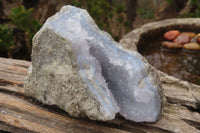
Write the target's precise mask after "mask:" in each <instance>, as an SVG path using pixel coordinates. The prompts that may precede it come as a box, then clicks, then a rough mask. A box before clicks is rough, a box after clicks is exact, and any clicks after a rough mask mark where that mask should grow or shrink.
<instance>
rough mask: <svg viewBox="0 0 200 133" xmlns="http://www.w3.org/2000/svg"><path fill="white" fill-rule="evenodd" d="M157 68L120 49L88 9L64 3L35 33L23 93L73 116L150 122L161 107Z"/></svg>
mask: <svg viewBox="0 0 200 133" xmlns="http://www.w3.org/2000/svg"><path fill="white" fill-rule="evenodd" d="M159 83H160V82H159V79H158V78H157V73H156V72H155V71H153V70H152V69H151V67H150V66H149V64H148V63H147V62H146V60H145V59H144V58H143V57H142V56H141V55H140V54H139V53H137V52H135V51H134V52H129V51H126V50H124V49H122V48H121V47H120V46H119V45H118V44H117V42H115V41H114V40H113V39H112V38H111V36H110V35H109V34H108V33H106V32H104V31H101V30H100V29H99V28H98V27H97V25H96V24H95V22H94V21H93V20H92V18H91V17H90V15H89V14H88V13H87V11H86V10H83V9H79V8H76V7H73V6H64V7H63V8H62V9H61V11H60V12H58V13H56V14H55V15H54V16H52V17H50V18H49V19H48V20H47V21H46V22H45V24H44V25H43V27H42V28H41V29H40V31H39V32H38V33H37V34H36V35H35V36H34V39H33V50H32V66H30V69H29V72H28V76H27V78H26V79H25V84H24V87H25V92H26V93H27V94H29V95H30V96H33V97H35V98H36V99H38V100H39V101H41V102H43V103H45V104H49V105H57V106H58V107H60V108H61V109H63V110H65V111H67V112H68V113H69V114H70V115H72V116H75V117H79V116H88V117H89V118H90V119H95V120H103V121H105V120H111V119H114V118H115V114H116V113H118V112H119V113H120V114H121V115H122V116H124V117H125V118H126V119H130V120H133V121H136V122H142V121H146V122H152V121H156V120H157V119H158V116H159V114H160V112H161V94H160V89H161V88H160V85H159Z"/></svg>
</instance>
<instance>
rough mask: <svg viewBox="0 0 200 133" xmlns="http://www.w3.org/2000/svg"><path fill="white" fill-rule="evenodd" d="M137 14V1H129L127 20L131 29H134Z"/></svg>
mask: <svg viewBox="0 0 200 133" xmlns="http://www.w3.org/2000/svg"><path fill="white" fill-rule="evenodd" d="M136 13H137V0H127V20H128V22H129V24H130V28H131V29H132V28H133V21H134V19H135V17H136Z"/></svg>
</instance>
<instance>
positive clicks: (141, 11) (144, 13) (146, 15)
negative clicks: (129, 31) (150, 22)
mask: <svg viewBox="0 0 200 133" xmlns="http://www.w3.org/2000/svg"><path fill="white" fill-rule="evenodd" d="M137 13H138V14H139V15H140V16H141V17H143V18H146V19H150V18H153V17H154V13H153V11H150V10H146V9H143V8H138V9H137Z"/></svg>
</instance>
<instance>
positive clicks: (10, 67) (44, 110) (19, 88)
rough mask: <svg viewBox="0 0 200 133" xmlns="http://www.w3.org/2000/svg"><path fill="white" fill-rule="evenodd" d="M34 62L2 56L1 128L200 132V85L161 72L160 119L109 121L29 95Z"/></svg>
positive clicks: (17, 132) (48, 132) (22, 132)
mask: <svg viewBox="0 0 200 133" xmlns="http://www.w3.org/2000/svg"><path fill="white" fill-rule="evenodd" d="M29 65H30V62H27V61H21V60H13V59H5V58H0V132H13V133H29V132H30V133H35V132H40V133H128V132H132V133H175V132H177V133H200V87H199V86H196V85H191V84H188V83H187V82H182V81H180V80H177V79H173V77H170V76H166V75H165V74H162V73H160V76H161V80H162V86H163V91H164V95H165V97H166V102H165V104H164V105H163V114H162V117H161V119H160V120H159V121H157V122H156V123H135V122H131V121H127V120H125V119H124V118H122V117H121V116H117V117H116V119H115V120H112V121H108V122H99V121H92V120H89V119H87V118H80V119H78V118H73V117H70V116H69V115H68V114H67V113H66V112H64V111H62V110H60V109H58V108H57V107H55V106H47V105H43V104H42V103H40V102H38V101H36V100H34V99H32V98H30V97H28V96H26V95H25V94H24V89H23V80H24V78H25V76H26V72H27V69H28V66H29Z"/></svg>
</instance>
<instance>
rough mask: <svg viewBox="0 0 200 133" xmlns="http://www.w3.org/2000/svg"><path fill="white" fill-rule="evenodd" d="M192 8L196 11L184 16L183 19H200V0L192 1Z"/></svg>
mask: <svg viewBox="0 0 200 133" xmlns="http://www.w3.org/2000/svg"><path fill="white" fill-rule="evenodd" d="M190 4H191V6H192V7H194V8H195V11H193V12H189V13H186V14H182V15H181V17H185V18H187V17H193V18H199V17H200V1H199V0H191V3H190Z"/></svg>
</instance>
